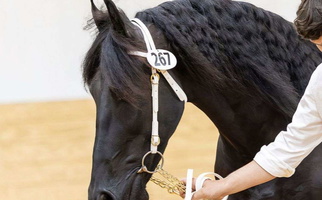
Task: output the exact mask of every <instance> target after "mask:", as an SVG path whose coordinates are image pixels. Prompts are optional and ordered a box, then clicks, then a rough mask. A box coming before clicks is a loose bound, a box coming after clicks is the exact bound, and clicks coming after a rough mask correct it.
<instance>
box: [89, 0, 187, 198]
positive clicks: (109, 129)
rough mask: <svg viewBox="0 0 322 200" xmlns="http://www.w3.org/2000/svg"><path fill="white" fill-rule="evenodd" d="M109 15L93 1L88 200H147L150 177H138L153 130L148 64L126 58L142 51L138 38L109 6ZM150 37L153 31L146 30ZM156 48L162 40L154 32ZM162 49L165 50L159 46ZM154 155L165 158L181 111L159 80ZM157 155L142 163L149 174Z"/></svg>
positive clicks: (111, 4)
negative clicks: (93, 110) (92, 123)
mask: <svg viewBox="0 0 322 200" xmlns="http://www.w3.org/2000/svg"><path fill="white" fill-rule="evenodd" d="M104 2H105V4H106V7H107V11H106V12H104V11H101V10H99V9H98V8H97V7H96V6H95V4H94V3H93V1H91V3H92V13H93V19H94V22H95V25H96V27H97V29H98V33H97V37H96V39H95V41H94V43H93V45H92V47H91V48H90V50H89V51H88V54H87V56H86V59H85V62H84V72H83V73H84V74H83V76H84V80H85V82H86V84H87V85H88V87H89V90H90V92H91V94H92V96H93V98H94V100H95V103H96V110H97V116H96V118H97V119H96V138H95V145H94V152H93V166H92V176H91V183H90V186H89V197H88V198H89V199H90V200H96V199H104V200H121V199H127V200H129V199H132V200H145V199H148V194H147V192H145V185H146V183H147V181H148V180H149V178H150V177H151V174H149V173H138V171H139V170H140V168H141V167H142V164H141V162H142V158H143V156H144V155H145V154H146V153H147V152H149V151H150V144H151V129H152V125H151V124H152V100H151V82H150V76H151V67H150V66H149V65H148V64H147V61H146V59H144V58H140V57H138V56H133V55H129V53H128V52H130V51H137V50H140V51H146V49H145V44H144V40H143V37H142V33H141V32H140V30H139V29H138V28H137V27H136V26H134V25H133V24H131V22H130V20H129V19H128V18H127V17H126V16H125V14H123V13H122V11H119V10H118V9H117V7H116V6H115V4H114V3H113V2H112V1H110V0H105V1H104ZM150 29H151V31H153V27H150ZM153 34H154V35H158V36H157V37H155V38H156V39H155V42H156V45H159V44H160V45H161V44H164V43H165V42H164V38H163V37H162V35H160V34H158V33H157V31H156V30H154V33H153ZM161 47H162V48H163V49H167V48H169V47H168V46H161ZM159 88H160V93H159V102H160V103H159V119H158V121H159V124H160V125H159V132H160V135H159V137H160V144H159V146H158V151H159V152H161V153H163V152H164V150H165V148H166V146H167V141H168V140H169V138H170V137H171V135H172V134H173V132H174V130H175V128H176V126H177V124H178V122H179V120H180V118H181V116H182V112H183V109H184V103H182V102H181V101H180V100H178V98H177V96H176V95H175V94H174V92H173V91H172V90H171V88H170V86H169V85H168V83H166V82H165V80H164V79H162V78H161V79H160V84H159ZM160 159H161V157H160V155H159V154H149V155H147V157H146V158H145V160H144V165H146V167H147V168H148V170H151V171H153V170H154V169H155V168H156V166H157V164H158V163H159V161H160Z"/></svg>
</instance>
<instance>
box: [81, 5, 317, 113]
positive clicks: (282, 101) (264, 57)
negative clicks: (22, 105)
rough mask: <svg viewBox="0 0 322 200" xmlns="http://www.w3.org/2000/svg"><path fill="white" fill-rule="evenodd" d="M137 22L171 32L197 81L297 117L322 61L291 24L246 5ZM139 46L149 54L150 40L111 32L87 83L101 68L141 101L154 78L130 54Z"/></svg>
mask: <svg viewBox="0 0 322 200" xmlns="http://www.w3.org/2000/svg"><path fill="white" fill-rule="evenodd" d="M136 17H137V18H140V19H141V20H142V21H143V22H145V23H146V24H149V23H153V24H154V25H155V26H156V27H157V28H158V29H160V30H161V31H162V32H163V33H164V35H165V37H166V39H167V40H168V41H167V42H169V43H170V45H171V47H172V50H173V51H174V54H175V55H177V57H178V60H179V61H180V62H181V63H183V64H184V66H185V67H184V68H182V69H180V70H182V71H183V72H184V73H185V74H186V75H187V76H191V78H192V79H194V80H195V81H196V83H200V84H205V85H206V86H207V85H216V86H217V89H219V90H220V89H223V88H229V90H231V92H235V93H236V94H237V93H247V94H249V95H252V96H255V97H256V98H259V99H260V98H261V99H263V100H264V101H266V102H268V103H271V104H273V106H275V107H276V108H277V109H279V110H281V111H282V112H283V113H285V114H286V115H287V116H289V117H290V116H292V114H293V112H294V109H295V107H296V105H297V102H298V99H299V97H300V96H301V95H302V94H303V92H304V89H305V87H306V85H307V79H306V78H304V77H308V74H310V73H311V72H312V71H313V70H314V68H315V67H316V66H317V64H318V63H319V62H321V61H322V59H321V56H320V55H319V53H318V52H317V51H314V49H315V48H316V47H315V46H314V45H312V44H310V43H309V42H307V41H304V40H302V39H301V38H300V37H299V36H298V35H297V34H296V31H295V29H294V27H293V25H292V24H291V23H289V22H287V21H286V20H284V19H283V18H281V17H279V16H278V15H275V14H273V13H271V12H268V11H265V10H263V9H260V8H257V7H255V6H253V5H251V4H248V3H244V2H234V1H230V0H177V1H171V2H166V3H163V4H161V5H159V6H157V7H155V8H152V9H148V10H145V11H142V12H140V13H138V14H137V16H136ZM137 46H140V48H141V47H142V41H135V39H133V38H123V37H120V36H119V35H117V34H116V33H114V32H113V31H112V30H111V29H109V28H106V30H105V31H103V32H101V33H99V35H98V37H97V39H96V41H95V42H94V44H93V46H92V48H91V50H90V51H89V53H88V55H87V57H86V59H85V62H84V72H83V76H84V80H85V83H87V84H89V83H90V81H91V79H92V78H93V77H94V74H95V72H96V70H97V67H100V69H102V70H103V71H102V72H103V73H104V75H106V76H107V77H106V78H107V80H108V84H109V86H110V88H112V89H113V90H114V91H115V93H116V94H118V96H119V98H121V99H124V100H127V101H129V102H131V101H132V102H133V101H134V100H135V98H131V97H130V96H131V94H132V92H131V91H133V93H134V94H139V92H140V87H142V86H146V85H147V83H146V82H144V81H145V75H146V74H148V70H147V69H148V67H146V68H145V70H142V62H141V61H140V60H139V59H137V58H135V57H133V56H129V55H128V54H127V52H128V51H129V50H134V49H135V50H138V49H137ZM204 80H207V81H204ZM143 82H144V84H142V83H143ZM133 88H134V89H133ZM139 96H140V95H137V97H139Z"/></svg>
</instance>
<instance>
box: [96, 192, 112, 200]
mask: <svg viewBox="0 0 322 200" xmlns="http://www.w3.org/2000/svg"><path fill="white" fill-rule="evenodd" d="M98 200H114V198H113V197H112V195H110V194H107V193H105V192H104V193H102V194H101V195H100V196H99V198H98Z"/></svg>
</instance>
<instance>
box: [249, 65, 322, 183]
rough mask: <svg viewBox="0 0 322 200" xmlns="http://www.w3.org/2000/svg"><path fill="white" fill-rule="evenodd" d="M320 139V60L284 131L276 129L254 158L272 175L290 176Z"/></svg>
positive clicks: (321, 69)
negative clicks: (271, 137) (278, 131)
mask: <svg viewBox="0 0 322 200" xmlns="http://www.w3.org/2000/svg"><path fill="white" fill-rule="evenodd" d="M321 142H322V64H320V65H319V66H318V67H317V69H316V70H315V71H314V73H313V74H312V76H311V79H310V82H309V84H308V86H307V88H306V90H305V93H304V95H303V97H302V98H301V100H300V103H299V104H298V107H297V109H296V111H295V113H294V115H293V119H292V123H290V124H289V125H288V126H287V131H282V132H280V133H279V134H278V135H277V137H276V138H275V141H274V142H272V143H270V144H269V145H267V146H263V147H262V148H261V150H260V151H259V152H258V153H257V154H256V156H255V158H254V160H255V161H256V162H257V163H258V164H259V165H260V166H261V167H262V168H263V169H265V170H266V171H267V172H268V173H270V174H271V175H273V176H275V177H290V176H291V175H293V174H294V172H295V168H296V167H297V166H298V165H299V164H300V163H301V162H302V160H303V159H304V158H305V157H306V156H307V155H308V154H309V153H310V152H311V151H312V150H313V149H314V148H315V147H316V146H317V145H319V144H320V143H321ZM321 156H322V155H321Z"/></svg>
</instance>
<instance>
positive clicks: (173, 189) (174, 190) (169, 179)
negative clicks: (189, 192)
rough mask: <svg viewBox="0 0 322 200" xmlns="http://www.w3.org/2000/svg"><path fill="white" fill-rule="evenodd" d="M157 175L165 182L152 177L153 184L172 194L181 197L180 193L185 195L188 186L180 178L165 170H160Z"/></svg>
mask: <svg viewBox="0 0 322 200" xmlns="http://www.w3.org/2000/svg"><path fill="white" fill-rule="evenodd" d="M157 173H158V174H160V175H161V176H162V177H163V178H164V179H165V180H162V179H159V178H156V177H151V179H150V181H151V182H153V183H155V184H156V185H158V186H160V187H161V188H165V189H167V190H168V192H169V193H170V194H177V195H180V193H185V191H186V186H185V185H184V183H183V182H182V181H180V180H179V179H178V178H176V177H174V176H173V175H171V174H170V173H169V172H167V171H165V170H163V169H160V170H158V172H157Z"/></svg>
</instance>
